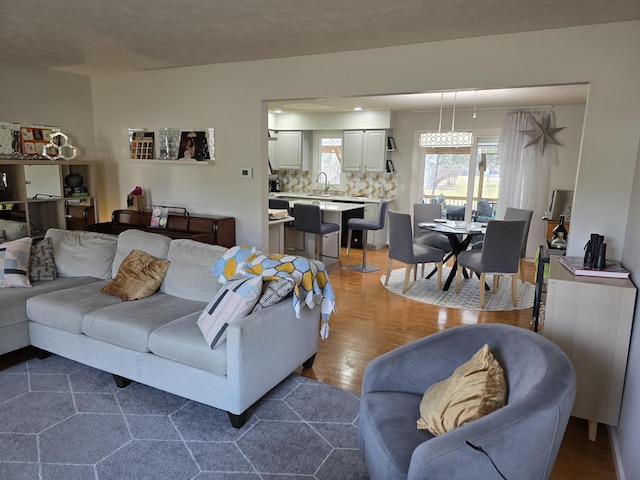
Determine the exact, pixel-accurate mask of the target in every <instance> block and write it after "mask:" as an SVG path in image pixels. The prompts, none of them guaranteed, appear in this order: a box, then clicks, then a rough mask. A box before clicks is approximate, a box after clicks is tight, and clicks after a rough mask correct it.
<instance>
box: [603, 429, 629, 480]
mask: <svg viewBox="0 0 640 480" xmlns="http://www.w3.org/2000/svg"><path fill="white" fill-rule="evenodd" d="M607 428H608V429H609V439H610V443H611V453H612V455H613V466H614V467H615V469H616V476H617V477H618V480H626V478H627V477H626V475H625V474H624V468H623V466H622V465H623V464H622V457H621V456H620V442H618V435H617V432H618V429H617V428H616V427H612V426H611V425H609V426H608V427H607Z"/></svg>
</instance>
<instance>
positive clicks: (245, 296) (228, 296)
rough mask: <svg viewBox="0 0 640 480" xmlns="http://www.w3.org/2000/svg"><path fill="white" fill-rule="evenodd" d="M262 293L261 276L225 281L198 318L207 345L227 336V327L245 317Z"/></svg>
mask: <svg viewBox="0 0 640 480" xmlns="http://www.w3.org/2000/svg"><path fill="white" fill-rule="evenodd" d="M261 293H262V277H252V278H236V279H231V280H230V281H229V282H227V283H226V284H225V285H224V286H223V287H222V288H221V289H220V290H218V293H217V294H216V296H215V297H213V299H212V300H211V301H210V302H209V304H208V305H207V307H206V308H205V309H204V311H203V312H202V313H201V314H200V317H199V318H198V327H200V330H201V331H202V334H203V335H204V338H205V340H206V341H207V345H209V346H210V347H211V348H212V349H213V348H215V347H216V346H217V345H219V344H221V343H222V342H223V341H224V340H226V338H227V327H228V326H229V325H230V324H231V323H232V322H234V321H236V320H238V319H240V318H243V317H245V316H246V315H248V314H249V313H250V312H251V310H252V309H253V307H254V305H255V304H256V302H257V301H258V297H260V294H261Z"/></svg>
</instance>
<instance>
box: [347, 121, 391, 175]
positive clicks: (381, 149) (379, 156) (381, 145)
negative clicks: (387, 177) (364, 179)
mask: <svg viewBox="0 0 640 480" xmlns="http://www.w3.org/2000/svg"><path fill="white" fill-rule="evenodd" d="M386 142H387V133H386V131H385V130H345V132H344V144H343V151H342V161H343V167H342V169H343V170H344V171H345V172H384V171H385V170H384V168H385V152H386V149H387V147H386V145H387V144H386Z"/></svg>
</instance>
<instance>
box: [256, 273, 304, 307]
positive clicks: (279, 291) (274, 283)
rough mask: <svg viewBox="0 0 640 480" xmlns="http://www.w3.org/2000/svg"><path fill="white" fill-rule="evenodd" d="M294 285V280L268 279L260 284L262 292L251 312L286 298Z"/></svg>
mask: <svg viewBox="0 0 640 480" xmlns="http://www.w3.org/2000/svg"><path fill="white" fill-rule="evenodd" d="M293 287H295V282H294V281H293V279H292V280H286V279H281V280H269V281H268V282H265V283H264V284H263V285H262V294H261V295H260V298H259V299H258V303H256V305H255V306H254V307H253V310H252V311H251V313H253V312H257V311H258V310H262V309H263V308H267V307H270V306H272V305H275V304H276V303H278V302H280V301H281V300H282V299H284V298H286V297H287V296H288V295H289V294H290V293H291V292H292V291H293Z"/></svg>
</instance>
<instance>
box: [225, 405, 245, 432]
mask: <svg viewBox="0 0 640 480" xmlns="http://www.w3.org/2000/svg"><path fill="white" fill-rule="evenodd" d="M227 415H229V420H231V426H232V427H233V428H242V426H243V425H244V424H245V423H247V419H248V418H249V410H248V409H247V410H245V411H244V412H242V413H241V414H240V415H236V414H235V413H231V412H227Z"/></svg>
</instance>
